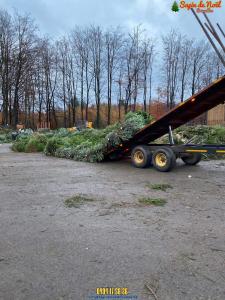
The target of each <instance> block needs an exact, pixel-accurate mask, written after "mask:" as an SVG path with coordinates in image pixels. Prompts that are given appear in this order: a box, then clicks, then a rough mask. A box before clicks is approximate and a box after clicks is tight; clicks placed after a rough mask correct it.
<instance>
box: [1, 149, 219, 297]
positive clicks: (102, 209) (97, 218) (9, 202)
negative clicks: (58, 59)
mask: <svg viewBox="0 0 225 300" xmlns="http://www.w3.org/2000/svg"><path fill="white" fill-rule="evenodd" d="M0 166H1V168H0V299H1V300H14V299H15V300H25V299H26V300H33V299H35V300H36V299H37V300H48V299H49V300H65V299H66V300H69V299H73V300H86V299H90V296H91V295H93V294H95V289H96V288H97V287H127V288H128V289H129V293H130V295H136V296H138V299H140V300H145V299H146V300H147V299H153V300H154V299H156V298H154V296H153V295H151V293H150V292H149V291H148V290H147V289H146V288H145V284H146V283H147V284H148V285H149V286H150V287H151V289H152V290H153V291H155V293H156V296H157V299H158V300H167V299H168V300H176V299H178V300H187V299H188V300H189V299H190V300H195V299H196V300H197V299H198V300H200V299H202V300H209V299H213V300H217V299H219V300H223V299H225V283H224V282H225V225H224V218H225V196H224V192H225V182H224V178H225V176H224V175H225V162H224V161H216V162H215V161H210V162H201V163H200V165H198V166H195V167H187V166H184V165H183V164H182V163H178V166H177V168H176V169H175V170H174V171H173V172H171V173H160V172H157V171H155V170H154V169H144V170H142V169H135V168H133V167H132V166H131V165H130V162H129V161H122V162H114V163H101V164H89V163H82V162H73V161H69V160H62V159H55V158H49V157H45V156H44V155H42V154H21V153H13V152H11V151H10V148H9V145H0ZM156 183H165V184H170V185H171V186H172V187H173V188H172V189H168V190H167V191H166V192H164V191H160V190H158V191H157V190H153V189H152V188H150V187H149V185H151V184H156ZM79 194H84V195H85V196H88V197H91V198H92V199H93V200H94V201H92V202H88V203H86V204H85V205H82V206H80V208H68V207H66V206H65V204H64V201H65V200H66V199H67V198H68V197H71V196H75V195H79ZM141 197H151V198H162V199H165V200H167V204H166V205H165V206H163V207H156V206H142V205H140V204H139V202H138V199H139V198H141Z"/></svg>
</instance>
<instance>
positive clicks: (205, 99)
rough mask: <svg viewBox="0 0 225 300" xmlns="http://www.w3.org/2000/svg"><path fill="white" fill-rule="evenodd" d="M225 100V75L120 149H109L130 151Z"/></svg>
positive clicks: (149, 126)
mask: <svg viewBox="0 0 225 300" xmlns="http://www.w3.org/2000/svg"><path fill="white" fill-rule="evenodd" d="M224 102H225V76H223V77H221V78H219V79H218V80H216V81H214V82H213V83H212V84H210V85H209V86H208V87H206V88H205V89H203V90H202V91H200V92H198V93H197V94H195V95H193V96H192V97H190V98H189V99H187V100H186V101H185V102H182V103H180V104H178V105H177V106H176V107H175V108H173V109H172V110H170V111H169V112H168V113H166V114H165V115H163V116H162V117H161V118H159V119H158V120H157V121H155V122H152V123H150V124H149V125H146V126H145V127H144V128H143V129H141V130H140V131H138V132H137V133H136V134H135V135H134V136H133V137H132V138H131V139H130V140H129V141H127V142H126V143H124V144H123V145H121V147H120V149H118V148H117V149H109V152H108V154H110V155H111V154H112V153H113V152H115V153H116V152H118V150H119V152H120V153H121V152H123V151H125V152H129V150H131V148H132V147H133V146H134V145H140V144H148V143H150V142H153V141H154V140H156V139H158V138H160V137H162V136H163V135H165V134H167V133H168V130H169V126H171V129H176V128H178V127H180V126H182V125H184V124H185V123H187V122H189V121H191V120H193V119H195V118H196V117H198V116H200V115H201V114H203V113H204V112H206V111H208V110H210V109H212V108H213V107H215V106H217V105H219V104H222V103H224Z"/></svg>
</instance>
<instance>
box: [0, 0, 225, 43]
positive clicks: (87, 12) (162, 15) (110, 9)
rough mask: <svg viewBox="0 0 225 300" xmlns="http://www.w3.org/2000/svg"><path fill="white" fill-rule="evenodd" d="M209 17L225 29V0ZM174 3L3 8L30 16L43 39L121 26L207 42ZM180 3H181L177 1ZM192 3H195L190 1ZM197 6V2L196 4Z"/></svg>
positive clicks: (138, 0) (28, 1)
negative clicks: (87, 28) (171, 32)
mask: <svg viewBox="0 0 225 300" xmlns="http://www.w3.org/2000/svg"><path fill="white" fill-rule="evenodd" d="M223 1H224V3H222V8H221V9H215V12H214V13H213V14H210V18H211V21H213V22H219V23H220V25H221V27H222V28H224V29H225V0H223ZM173 2H174V0H161V1H160V0H0V7H1V8H3V9H6V10H8V11H9V12H13V10H17V11H18V12H19V13H29V14H30V15H31V16H32V18H33V19H34V20H35V22H36V24H37V25H38V26H39V28H40V31H41V33H42V34H44V35H49V36H51V37H53V38H58V37H60V36H61V35H63V34H64V33H68V32H69V31H70V30H71V29H72V28H74V27H75V26H76V25H80V26H87V25H90V24H92V25H101V26H103V27H105V28H108V27H111V26H115V27H116V26H121V27H122V28H125V30H131V29H132V28H133V27H134V26H136V25H140V24H142V26H143V28H145V29H146V31H147V33H148V35H149V36H153V37H160V36H161V35H162V34H165V33H167V32H168V31H169V30H170V29H171V28H175V29H176V28H177V29H179V30H180V32H182V33H183V34H185V35H187V36H188V37H195V38H197V39H198V38H199V39H202V38H205V37H204V34H203V32H202V31H201V29H200V26H199V24H198V23H197V21H196V19H195V18H194V17H193V15H192V13H191V11H187V10H180V11H179V12H178V13H174V12H172V11H171V6H172V3H173ZM178 2H179V1H178ZM187 2H192V1H187ZM195 2H197V1H195Z"/></svg>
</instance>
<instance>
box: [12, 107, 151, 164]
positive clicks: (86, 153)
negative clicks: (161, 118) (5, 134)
mask: <svg viewBox="0 0 225 300" xmlns="http://www.w3.org/2000/svg"><path fill="white" fill-rule="evenodd" d="M151 120H152V117H151V116H150V115H148V114H147V113H144V112H135V113H133V112H129V113H128V114H127V115H126V117H125V120H124V122H122V123H116V124H114V125H111V126H108V127H106V128H105V129H101V130H100V129H85V130H82V131H77V132H74V133H70V132H68V130H67V129H65V128H61V129H59V130H56V131H53V132H50V133H46V134H39V133H34V134H32V135H27V136H18V137H17V140H16V141H15V143H14V144H13V147H12V149H13V150H14V151H19V152H42V151H43V152H44V153H45V154H46V155H50V156H55V157H59V158H67V159H73V160H76V161H85V162H100V161H102V160H103V159H104V157H105V154H106V153H107V151H108V149H110V148H111V147H118V146H119V145H120V144H121V143H123V142H125V141H128V140H129V139H130V138H132V137H133V135H134V134H135V133H136V132H137V131H138V130H140V129H141V128H143V127H144V126H145V125H146V124H148V123H149V122H151Z"/></svg>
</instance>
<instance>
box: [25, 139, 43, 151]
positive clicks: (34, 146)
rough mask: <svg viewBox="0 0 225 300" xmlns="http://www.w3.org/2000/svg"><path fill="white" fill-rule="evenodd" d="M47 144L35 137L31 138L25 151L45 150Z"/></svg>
mask: <svg viewBox="0 0 225 300" xmlns="http://www.w3.org/2000/svg"><path fill="white" fill-rule="evenodd" d="M44 148H45V145H44V144H43V143H41V142H39V141H38V140H37V139H35V138H30V139H29V141H28V143H27V144H26V146H25V152H30V153H31V152H43V151H44Z"/></svg>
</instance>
